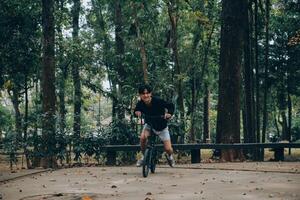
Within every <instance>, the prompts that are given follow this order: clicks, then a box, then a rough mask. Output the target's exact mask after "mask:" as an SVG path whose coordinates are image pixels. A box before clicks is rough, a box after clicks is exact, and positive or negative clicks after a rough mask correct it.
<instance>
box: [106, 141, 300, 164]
mask: <svg viewBox="0 0 300 200" xmlns="http://www.w3.org/2000/svg"><path fill="white" fill-rule="evenodd" d="M172 146H173V149H174V150H184V151H191V163H200V161H201V149H243V150H244V149H249V150H251V149H265V148H269V149H273V151H274V161H283V160H284V149H285V148H300V143H238V144H204V143H203V144H202V143H191V144H173V145H172ZM157 148H158V149H159V150H163V145H162V144H158V145H157ZM139 150H140V146H139V145H106V146H103V147H101V151H106V152H107V162H106V164H107V165H115V164H116V156H117V152H118V151H123V152H124V151H125V152H128V151H139ZM262 160H263V158H262Z"/></svg>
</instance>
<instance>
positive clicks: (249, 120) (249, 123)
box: [244, 3, 255, 143]
mask: <svg viewBox="0 0 300 200" xmlns="http://www.w3.org/2000/svg"><path fill="white" fill-rule="evenodd" d="M248 5H249V6H248V10H250V9H252V3H248ZM247 13H249V12H247ZM245 19H246V21H245V39H244V41H245V43H244V80H245V81H244V84H245V125H246V127H245V129H246V133H247V134H244V142H245V143H254V142H255V132H254V129H253V124H254V122H253V120H254V107H253V106H254V105H253V101H252V99H253V79H252V78H253V76H252V73H253V69H252V62H251V48H252V45H251V38H250V36H251V34H252V33H251V32H250V30H251V29H250V26H252V24H251V23H250V20H249V15H248V14H247V17H246V18H245Z"/></svg>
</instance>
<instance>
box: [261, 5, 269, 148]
mask: <svg viewBox="0 0 300 200" xmlns="http://www.w3.org/2000/svg"><path fill="white" fill-rule="evenodd" d="M269 13H270V0H266V16H265V29H266V33H265V48H266V49H265V71H264V103H263V105H264V109H263V127H262V143H265V141H266V129H267V123H268V107H267V102H268V99H267V98H268V68H269V15H270V14H269Z"/></svg>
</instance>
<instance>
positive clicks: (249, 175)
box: [0, 162, 300, 200]
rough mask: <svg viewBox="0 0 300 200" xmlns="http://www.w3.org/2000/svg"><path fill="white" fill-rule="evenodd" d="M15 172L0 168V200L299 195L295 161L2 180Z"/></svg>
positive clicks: (295, 199) (73, 171)
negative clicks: (143, 175) (144, 172)
mask: <svg viewBox="0 0 300 200" xmlns="http://www.w3.org/2000/svg"><path fill="white" fill-rule="evenodd" d="M21 171H22V170H21ZM21 171H19V172H16V173H10V172H2V173H1V175H0V197H1V198H2V199H5V200H18V199H20V200H40V199H46V200H62V199H64V200H102V199H104V200H106V199H107V200H124V199H128V200H170V199H172V200H173V199H175V200H176V199H186V200H199V199H212V200H215V199H228V200H229V199H230V200H240V199H276V200H281V199H284V200H286V199H289V200H291V199H292V200H299V199H300V190H299V188H300V162H243V163H205V164H202V163H201V164H186V165H177V166H176V167H175V168H170V167H168V166H165V165H160V166H159V167H158V168H157V169H156V173H154V174H149V176H148V177H147V178H143V177H142V169H141V168H137V167H134V166H129V167H81V168H68V169H60V170H56V171H45V172H38V171H37V170H35V171H30V170H26V171H25V172H27V175H26V176H23V177H19V178H16V179H14V180H9V181H5V180H8V179H9V178H10V177H13V175H14V176H15V177H17V175H18V174H19V175H21V174H20V173H21ZM36 172H37V173H36ZM23 173H24V171H23ZM31 173H36V174H31ZM23 175H24V174H23ZM1 198H0V199H1Z"/></svg>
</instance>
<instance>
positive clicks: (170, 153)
mask: <svg viewBox="0 0 300 200" xmlns="http://www.w3.org/2000/svg"><path fill="white" fill-rule="evenodd" d="M164 148H165V151H166V153H167V155H166V158H167V161H168V164H169V165H170V167H174V166H175V160H174V158H173V148H172V144H171V140H165V141H164Z"/></svg>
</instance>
